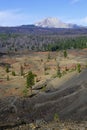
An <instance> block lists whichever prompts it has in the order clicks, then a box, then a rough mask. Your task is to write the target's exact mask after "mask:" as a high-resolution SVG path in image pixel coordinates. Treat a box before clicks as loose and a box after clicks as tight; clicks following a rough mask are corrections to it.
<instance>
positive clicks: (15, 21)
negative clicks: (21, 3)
mask: <svg viewBox="0 0 87 130" xmlns="http://www.w3.org/2000/svg"><path fill="white" fill-rule="evenodd" d="M31 20H32V16H30V15H27V14H24V13H22V12H21V10H19V9H16V10H5V11H0V26H16V25H22V24H29V23H30V22H31Z"/></svg>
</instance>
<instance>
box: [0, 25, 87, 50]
mask: <svg viewBox="0 0 87 130" xmlns="http://www.w3.org/2000/svg"><path fill="white" fill-rule="evenodd" d="M85 47H87V29H84V28H79V29H53V28H51V29H48V28H40V27H35V26H33V25H31V26H28V25H26V26H24V25H23V26H20V27H0V51H1V52H17V51H19V50H22V51H23V50H34V51H48V50H50V51H56V50H61V49H76V48H85Z"/></svg>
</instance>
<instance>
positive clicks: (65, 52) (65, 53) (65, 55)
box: [63, 50, 67, 58]
mask: <svg viewBox="0 0 87 130" xmlns="http://www.w3.org/2000/svg"><path fill="white" fill-rule="evenodd" d="M63 53H64V57H65V58H66V57H67V51H66V50H64V52H63Z"/></svg>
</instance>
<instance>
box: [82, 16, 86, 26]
mask: <svg viewBox="0 0 87 130" xmlns="http://www.w3.org/2000/svg"><path fill="white" fill-rule="evenodd" d="M81 22H82V23H83V24H86V25H87V16H86V17H84V18H82V19H81Z"/></svg>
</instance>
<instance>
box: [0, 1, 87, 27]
mask: <svg viewBox="0 0 87 130" xmlns="http://www.w3.org/2000/svg"><path fill="white" fill-rule="evenodd" d="M47 17H56V18H58V19H60V20H61V21H63V22H65V23H74V24H78V25H83V26H87V0H0V26H19V25H26V24H34V23H36V22H38V21H41V20H42V19H45V18H47Z"/></svg>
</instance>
